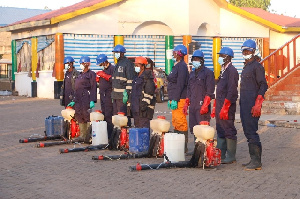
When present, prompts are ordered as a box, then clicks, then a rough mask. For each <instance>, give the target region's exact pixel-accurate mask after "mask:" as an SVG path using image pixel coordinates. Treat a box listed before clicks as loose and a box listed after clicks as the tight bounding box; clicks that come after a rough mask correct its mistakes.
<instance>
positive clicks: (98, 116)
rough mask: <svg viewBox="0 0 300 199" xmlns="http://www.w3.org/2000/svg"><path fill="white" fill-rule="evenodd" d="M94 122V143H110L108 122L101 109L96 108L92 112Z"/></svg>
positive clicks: (91, 116)
mask: <svg viewBox="0 0 300 199" xmlns="http://www.w3.org/2000/svg"><path fill="white" fill-rule="evenodd" d="M90 120H91V122H92V145H93V146H96V145H100V144H108V135H107V122H106V121H103V120H104V115H103V114H102V112H101V111H99V110H96V111H95V112H92V113H90Z"/></svg>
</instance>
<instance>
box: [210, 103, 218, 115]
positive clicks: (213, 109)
mask: <svg viewBox="0 0 300 199" xmlns="http://www.w3.org/2000/svg"><path fill="white" fill-rule="evenodd" d="M216 101H217V100H216V99H215V101H214V105H213V108H212V110H211V114H210V117H211V118H215V116H216Z"/></svg>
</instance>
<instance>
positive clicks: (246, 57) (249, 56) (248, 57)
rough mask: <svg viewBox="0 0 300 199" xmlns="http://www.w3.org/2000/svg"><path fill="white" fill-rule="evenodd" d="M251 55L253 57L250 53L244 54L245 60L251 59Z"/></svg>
mask: <svg viewBox="0 0 300 199" xmlns="http://www.w3.org/2000/svg"><path fill="white" fill-rule="evenodd" d="M251 57H252V54H250V55H243V58H244V59H245V60H248V59H251Z"/></svg>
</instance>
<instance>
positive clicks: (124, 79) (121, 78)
mask: <svg viewBox="0 0 300 199" xmlns="http://www.w3.org/2000/svg"><path fill="white" fill-rule="evenodd" d="M116 79H119V80H121V81H127V78H126V77H119V76H117V77H116Z"/></svg>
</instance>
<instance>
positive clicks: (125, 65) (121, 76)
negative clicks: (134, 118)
mask: <svg viewBox="0 0 300 199" xmlns="http://www.w3.org/2000/svg"><path fill="white" fill-rule="evenodd" d="M134 75H135V72H134V64H133V63H132V62H131V61H130V60H129V59H127V58H126V57H121V58H120V59H119V60H118V63H117V64H116V66H115V69H114V73H113V76H112V89H113V90H112V93H111V98H112V99H113V114H114V115H116V114H117V113H118V112H124V113H125V114H126V115H127V105H126V104H124V103H123V91H124V90H125V89H126V90H127V93H128V96H129V95H130V93H131V89H132V80H133V77H134ZM128 121H130V120H128Z"/></svg>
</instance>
